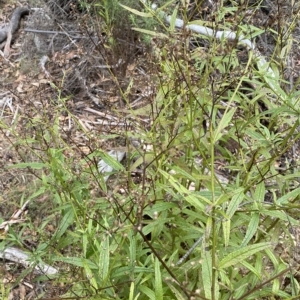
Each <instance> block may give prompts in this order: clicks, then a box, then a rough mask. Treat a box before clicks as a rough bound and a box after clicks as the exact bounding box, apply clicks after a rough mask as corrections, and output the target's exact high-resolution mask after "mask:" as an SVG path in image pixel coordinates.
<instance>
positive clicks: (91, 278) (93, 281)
mask: <svg viewBox="0 0 300 300" xmlns="http://www.w3.org/2000/svg"><path fill="white" fill-rule="evenodd" d="M82 264H83V268H84V271H85V274H86V277H87V279H88V280H89V282H90V284H91V285H92V287H93V288H94V289H96V290H97V289H98V284H97V281H96V279H95V276H94V274H93V272H92V270H91V268H90V267H89V265H88V264H87V263H86V261H85V260H83V261H82Z"/></svg>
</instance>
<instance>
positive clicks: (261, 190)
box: [254, 181, 266, 202]
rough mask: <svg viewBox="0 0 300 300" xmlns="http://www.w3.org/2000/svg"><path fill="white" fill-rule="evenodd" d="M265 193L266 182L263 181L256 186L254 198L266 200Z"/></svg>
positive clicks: (258, 200)
mask: <svg viewBox="0 0 300 300" xmlns="http://www.w3.org/2000/svg"><path fill="white" fill-rule="evenodd" d="M265 194H266V189H265V184H264V182H263V181H262V182H261V183H259V184H258V185H257V186H256V189H255V193H254V200H255V201H256V202H263V201H264V200H265Z"/></svg>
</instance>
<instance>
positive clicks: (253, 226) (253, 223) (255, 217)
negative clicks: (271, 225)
mask: <svg viewBox="0 0 300 300" xmlns="http://www.w3.org/2000/svg"><path fill="white" fill-rule="evenodd" d="M258 224H259V213H253V214H252V217H251V220H250V223H249V225H248V229H247V232H246V235H245V237H244V240H243V242H242V245H241V246H242V247H244V246H246V245H247V244H248V243H249V241H250V240H251V239H252V237H253V236H254V234H255V233H256V232H257V227H258Z"/></svg>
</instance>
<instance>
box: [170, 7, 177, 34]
mask: <svg viewBox="0 0 300 300" xmlns="http://www.w3.org/2000/svg"><path fill="white" fill-rule="evenodd" d="M177 12H178V6H176V8H175V9H174V10H173V13H172V16H171V20H170V29H171V32H173V31H174V30H175V21H176V17H177Z"/></svg>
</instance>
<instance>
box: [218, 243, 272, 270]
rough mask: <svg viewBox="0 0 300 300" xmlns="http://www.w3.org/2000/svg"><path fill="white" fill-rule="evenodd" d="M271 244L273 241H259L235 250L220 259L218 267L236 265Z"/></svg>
mask: <svg viewBox="0 0 300 300" xmlns="http://www.w3.org/2000/svg"><path fill="white" fill-rule="evenodd" d="M271 245H272V243H259V244H254V245H250V246H247V247H244V248H241V249H238V250H236V251H233V252H231V253H230V254H228V255H227V256H225V257H224V258H223V259H222V260H221V261H220V263H219V266H218V267H219V268H221V269H223V268H227V267H230V266H232V265H236V264H238V263H240V262H241V261H243V260H244V259H246V258H248V257H249V256H251V255H253V254H255V253H256V252H259V251H263V250H264V249H267V248H269V247H271Z"/></svg>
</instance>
